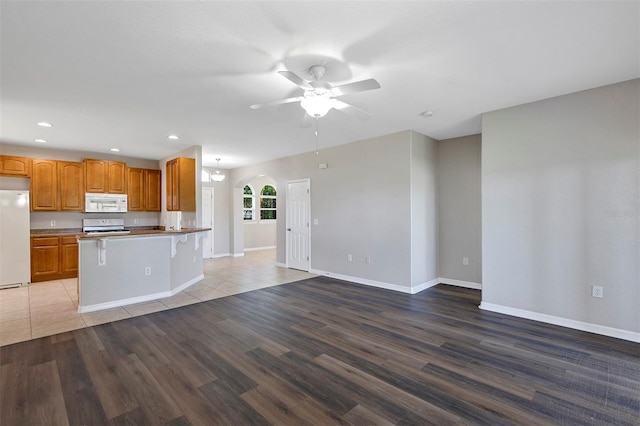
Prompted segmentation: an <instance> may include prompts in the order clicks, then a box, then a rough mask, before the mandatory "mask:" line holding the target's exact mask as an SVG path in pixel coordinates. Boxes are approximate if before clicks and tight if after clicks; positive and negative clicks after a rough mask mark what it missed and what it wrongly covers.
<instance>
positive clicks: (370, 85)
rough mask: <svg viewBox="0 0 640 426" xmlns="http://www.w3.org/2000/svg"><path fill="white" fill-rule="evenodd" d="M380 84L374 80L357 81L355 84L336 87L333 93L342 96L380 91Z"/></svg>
mask: <svg viewBox="0 0 640 426" xmlns="http://www.w3.org/2000/svg"><path fill="white" fill-rule="evenodd" d="M379 88H380V83H378V82H377V81H376V80H375V79H374V78H370V79H368V80H361V81H356V82H354V83H347V84H343V85H342V86H336V87H334V88H333V89H331V91H332V92H333V94H334V95H335V96H342V95H346V94H348V93H355V92H364V91H365V90H373V89H379Z"/></svg>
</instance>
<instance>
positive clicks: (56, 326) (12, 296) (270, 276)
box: [0, 249, 313, 346]
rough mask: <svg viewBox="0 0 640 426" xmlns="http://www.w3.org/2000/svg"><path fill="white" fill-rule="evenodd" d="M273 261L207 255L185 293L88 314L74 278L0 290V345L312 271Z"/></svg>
mask: <svg viewBox="0 0 640 426" xmlns="http://www.w3.org/2000/svg"><path fill="white" fill-rule="evenodd" d="M275 263H276V253H275V249H270V250H259V251H249V252H246V253H245V256H243V257H225V258H220V259H208V260H205V262H204V279H203V280H202V281H200V282H198V283H196V284H194V285H192V286H191V287H189V288H188V289H186V290H185V291H183V292H181V293H178V294H176V295H174V296H172V297H169V298H166V299H159V300H154V301H150V302H144V303H139V304H135V305H128V306H124V307H121V308H113V309H106V310H103V311H97V312H90V313H86V314H79V313H78V293H77V289H76V288H77V280H76V279H75V278H74V279H67V280H57V281H46V282H41V283H34V284H31V285H29V286H27V287H19V288H11V289H5V290H0V346H2V345H8V344H11V343H17V342H22V341H24V340H30V339H36V338H38V337H43V336H51V335H53V334H57V333H62V332H65V331H70V330H76V329H78V328H83V327H90V326H92V325H98V324H104V323H107V322H112V321H118V320H121V319H124V318H129V317H135V316H138V315H145V314H149V313H152V312H157V311H163V310H165V309H171V308H177V307H179V306H184V305H190V304H192V303H198V302H202V301H205V300H211V299H217V298H219V297H224V296H229V295H232V294H238V293H244V292H246V291H251V290H256V289H259V288H264V287H271V286H274V285H279V284H284V283H288V282H292V281H298V280H302V279H305V278H310V277H312V276H313V275H311V274H309V273H306V272H302V271H296V270H294V269H286V268H281V267H277V266H276V264H275Z"/></svg>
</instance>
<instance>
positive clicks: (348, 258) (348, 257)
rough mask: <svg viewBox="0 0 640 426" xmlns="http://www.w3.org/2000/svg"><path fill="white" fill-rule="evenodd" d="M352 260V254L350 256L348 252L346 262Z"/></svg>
mask: <svg viewBox="0 0 640 426" xmlns="http://www.w3.org/2000/svg"><path fill="white" fill-rule="evenodd" d="M352 261H353V256H351V255H350V254H348V255H347V262H352Z"/></svg>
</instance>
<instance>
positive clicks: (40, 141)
mask: <svg viewBox="0 0 640 426" xmlns="http://www.w3.org/2000/svg"><path fill="white" fill-rule="evenodd" d="M35 141H36V142H39V143H47V141H45V140H44V139H36V140H35Z"/></svg>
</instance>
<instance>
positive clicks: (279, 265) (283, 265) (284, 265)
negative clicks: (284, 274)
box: [276, 262, 287, 268]
mask: <svg viewBox="0 0 640 426" xmlns="http://www.w3.org/2000/svg"><path fill="white" fill-rule="evenodd" d="M276 266H277V267H279V268H286V267H287V264H286V263H281V262H276Z"/></svg>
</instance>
